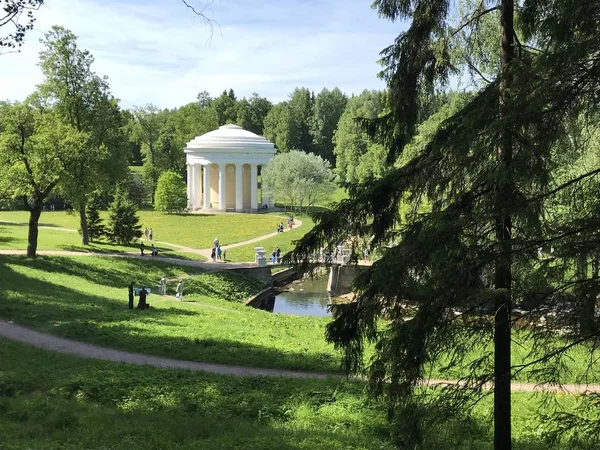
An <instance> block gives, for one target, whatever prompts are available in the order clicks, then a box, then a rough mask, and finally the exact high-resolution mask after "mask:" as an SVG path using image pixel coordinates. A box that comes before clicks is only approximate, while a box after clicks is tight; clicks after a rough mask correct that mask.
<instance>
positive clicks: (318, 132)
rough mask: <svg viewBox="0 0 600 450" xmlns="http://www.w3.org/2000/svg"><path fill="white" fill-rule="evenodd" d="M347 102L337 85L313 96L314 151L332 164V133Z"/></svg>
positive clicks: (333, 159) (333, 156)
mask: <svg viewBox="0 0 600 450" xmlns="http://www.w3.org/2000/svg"><path fill="white" fill-rule="evenodd" d="M347 103H348V97H346V95H345V94H344V93H343V92H342V91H340V90H339V88H337V87H336V88H334V89H332V90H331V91H330V90H329V89H326V88H324V89H323V90H322V91H321V92H319V93H318V94H317V96H316V98H315V105H314V117H313V119H312V123H311V125H312V129H311V134H312V135H313V139H314V142H315V153H317V154H318V155H320V156H321V157H322V158H324V159H326V160H327V161H329V162H330V163H331V164H332V165H334V164H335V155H334V153H333V133H334V132H335V130H336V128H337V126H338V122H339V120H340V117H341V115H342V113H343V112H344V110H345V109H346V104H347Z"/></svg>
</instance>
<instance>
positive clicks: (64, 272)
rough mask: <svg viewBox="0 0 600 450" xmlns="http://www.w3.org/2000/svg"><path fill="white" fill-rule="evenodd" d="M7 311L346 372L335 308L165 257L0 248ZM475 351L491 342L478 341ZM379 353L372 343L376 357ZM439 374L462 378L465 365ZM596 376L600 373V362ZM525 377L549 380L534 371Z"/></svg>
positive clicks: (171, 351)
mask: <svg viewBox="0 0 600 450" xmlns="http://www.w3.org/2000/svg"><path fill="white" fill-rule="evenodd" d="M0 271H1V273H2V283H1V284H0V317H1V318H4V319H9V320H14V321H15V322H18V323H22V324H25V325H28V326H31V327H33V328H36V329H39V330H42V331H47V332H51V333H53V334H57V335H60V336H63V337H68V338H72V339H75V340H82V341H88V342H92V343H96V344H99V345H104V346H107V347H114V348H119V349H123V350H130V351H134V352H140V353H148V354H156V355H164V356H169V357H173V358H179V359H186V360H193V361H206V362H215V363H225V364H237V365H244V366H253V367H269V368H281V369H293V370H306V371H316V372H331V373H339V372H340V371H341V368H340V354H339V353H338V352H337V351H335V350H334V349H333V346H332V345H331V344H329V343H327V342H326V340H325V327H326V325H327V323H328V322H329V321H330V318H327V317H307V316H303V317H300V316H288V315H282V314H272V313H268V312H265V311H260V310H256V309H252V308H250V307H246V306H244V305H243V304H241V302H243V301H244V300H245V299H246V298H247V297H248V296H250V295H252V294H253V293H255V292H258V291H259V290H261V289H262V288H263V287H264V286H263V285H262V284H261V283H258V282H256V281H255V280H249V279H247V278H244V277H240V276H238V275H235V274H232V273H229V272H221V273H218V272H217V273H206V274H203V273H202V272H201V270H199V269H195V268H182V267H178V266H174V265H169V264H165V263H162V262H160V261H157V260H152V259H146V260H128V259H110V260H109V259H107V258H98V257H93V256H90V257H79V258H78V257H41V258H39V259H38V260H35V261H31V260H27V259H25V258H23V257H16V256H0ZM163 275H166V276H167V278H168V279H169V280H170V281H169V284H168V292H169V294H170V295H172V294H174V289H175V286H176V284H177V280H178V279H184V298H185V300H186V301H185V302H183V303H182V302H178V301H176V300H175V299H174V298H173V297H160V296H158V295H154V294H153V295H151V296H150V298H149V300H148V301H149V302H150V304H151V305H152V308H150V310H148V311H138V310H128V309H127V308H126V304H127V289H126V286H127V285H128V284H129V282H131V281H136V282H137V283H136V285H137V286H141V285H142V284H143V285H145V286H148V287H151V288H152V289H153V292H157V290H158V283H159V280H160V278H161V277H162V276H163ZM514 337H515V344H514V345H513V363H514V364H519V363H520V362H523V359H524V358H525V356H526V353H527V351H528V350H529V348H531V346H532V345H533V344H532V342H531V341H527V340H524V339H521V338H522V336H521V335H518V334H515V336H514ZM474 349H475V350H474V352H473V355H472V356H473V358H475V357H478V356H480V354H481V352H482V350H481V349H480V348H479V347H477V346H476V345H474ZM371 352H372V348H371V347H367V358H368V357H369V355H370V354H371ZM565 362H566V364H567V367H568V370H567V371H565V372H564V373H562V374H561V381H563V382H565V383H572V382H581V381H582V380H581V376H582V374H584V372H585V368H586V367H587V365H588V362H589V348H588V347H586V346H583V345H581V346H576V347H573V348H572V349H571V350H570V351H569V353H568V357H567V358H566V361H565ZM443 363H444V361H443V358H442V359H440V361H439V362H438V364H436V365H435V366H434V367H433V368H432V372H431V374H432V376H433V377H434V378H442V379H456V378H459V377H461V376H462V375H463V374H464V373H463V372H462V371H460V370H453V371H450V372H441V370H440V367H441V366H442V365H443ZM586 375H587V379H586V380H585V381H588V382H598V381H600V373H599V370H598V368H596V369H595V370H591V371H589V372H588V373H587V374H586ZM516 379H517V380H519V381H543V378H541V377H539V376H535V374H532V373H531V372H523V373H520V374H519V375H518V376H517V377H516Z"/></svg>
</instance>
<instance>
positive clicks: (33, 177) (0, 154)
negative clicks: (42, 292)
mask: <svg viewBox="0 0 600 450" xmlns="http://www.w3.org/2000/svg"><path fill="white" fill-rule="evenodd" d="M0 123H1V129H2V133H1V134H0V168H1V169H2V172H3V176H2V177H1V178H0V194H3V195H5V196H6V197H9V198H18V199H20V200H21V201H22V205H23V206H24V207H25V208H26V209H27V210H28V211H29V213H30V216H29V234H28V243H27V255H28V256H30V257H35V256H36V251H37V237H38V220H39V217H40V215H41V213H42V207H43V203H44V202H45V201H46V200H47V199H48V198H49V197H50V195H51V194H52V193H53V191H54V190H55V189H56V187H57V186H58V184H59V183H60V182H61V180H62V179H63V177H64V176H65V173H66V166H67V164H68V163H69V161H71V158H73V156H74V155H77V154H79V153H80V152H81V149H82V148H84V147H85V146H86V145H87V142H88V139H89V136H88V134H87V133H82V132H78V131H77V130H75V129H74V128H72V127H71V126H70V125H68V124H65V123H64V122H63V121H61V120H60V117H59V116H58V115H57V114H55V113H54V112H49V111H46V110H45V109H38V108H35V107H34V106H31V105H29V104H20V103H15V104H14V105H11V104H9V103H5V104H3V105H2V108H1V110H0Z"/></svg>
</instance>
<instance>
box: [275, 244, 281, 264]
mask: <svg viewBox="0 0 600 450" xmlns="http://www.w3.org/2000/svg"><path fill="white" fill-rule="evenodd" d="M275 254H276V255H277V262H278V263H280V262H281V249H280V248H279V247H277V248H276V249H275Z"/></svg>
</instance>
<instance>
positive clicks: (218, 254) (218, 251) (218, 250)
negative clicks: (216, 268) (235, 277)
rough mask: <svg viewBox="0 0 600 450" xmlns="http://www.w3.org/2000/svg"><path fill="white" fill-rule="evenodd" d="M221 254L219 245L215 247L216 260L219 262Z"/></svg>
mask: <svg viewBox="0 0 600 450" xmlns="http://www.w3.org/2000/svg"><path fill="white" fill-rule="evenodd" d="M221 253H222V250H221V246H220V245H219V246H218V247H217V259H218V260H219V261H220V260H221Z"/></svg>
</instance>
